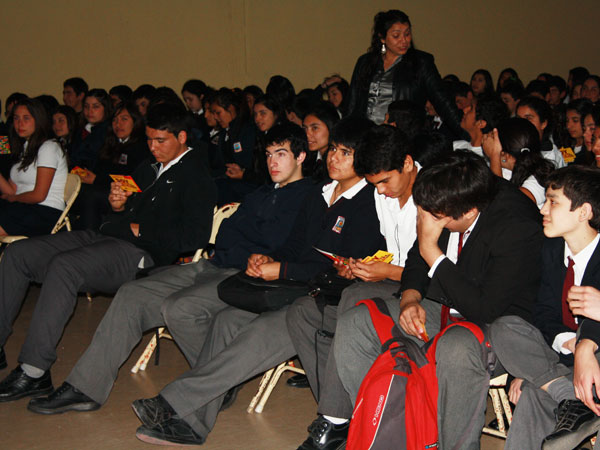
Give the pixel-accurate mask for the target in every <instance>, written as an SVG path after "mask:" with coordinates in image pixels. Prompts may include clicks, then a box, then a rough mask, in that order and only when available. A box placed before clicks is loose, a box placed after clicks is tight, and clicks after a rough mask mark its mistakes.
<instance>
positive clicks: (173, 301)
mask: <svg viewBox="0 0 600 450" xmlns="http://www.w3.org/2000/svg"><path fill="white" fill-rule="evenodd" d="M178 294H179V293H178V292H176V293H174V294H172V295H169V296H168V297H167V298H166V299H165V301H164V302H163V303H162V305H161V308H160V310H161V314H162V316H163V319H164V320H165V323H166V324H167V326H168V327H169V326H171V325H173V324H175V323H178V322H187V321H190V320H194V321H196V320H203V319H204V320H209V319H212V317H213V316H212V313H211V312H210V311H208V309H206V308H202V306H201V305H198V303H200V302H202V299H201V298H193V297H189V296H186V297H179V296H178ZM190 302H192V303H194V304H195V305H194V307H193V308H192V309H193V312H192V311H191V309H190V308H188V305H189V304H190ZM169 324H171V325H169Z"/></svg>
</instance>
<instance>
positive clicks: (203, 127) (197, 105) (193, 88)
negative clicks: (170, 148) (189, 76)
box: [181, 80, 209, 135]
mask: <svg viewBox="0 0 600 450" xmlns="http://www.w3.org/2000/svg"><path fill="white" fill-rule="evenodd" d="M208 90H209V88H208V87H207V86H206V83H204V81H202V80H188V81H186V82H185V83H184V84H183V87H182V88H181V96H182V97H183V101H184V102H185V104H186V106H187V108H188V110H189V111H190V112H191V113H192V115H193V118H194V122H195V123H196V128H197V129H198V130H200V131H201V132H202V135H204V134H206V133H208V130H209V128H208V125H207V124H206V119H205V117H204V113H205V109H204V107H203V105H202V101H203V100H204V96H205V95H206V93H207V92H208Z"/></svg>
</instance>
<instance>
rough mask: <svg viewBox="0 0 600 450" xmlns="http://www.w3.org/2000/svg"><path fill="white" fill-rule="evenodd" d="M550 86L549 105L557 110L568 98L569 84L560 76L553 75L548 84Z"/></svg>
mask: <svg viewBox="0 0 600 450" xmlns="http://www.w3.org/2000/svg"><path fill="white" fill-rule="evenodd" d="M546 83H547V84H548V104H549V105H550V107H551V108H553V109H555V108H557V107H558V106H560V105H562V104H563V102H564V100H565V97H566V96H567V83H566V81H565V80H564V79H563V78H562V77H559V76H558V75H553V76H551V77H550V79H549V80H548V81H547V82H546Z"/></svg>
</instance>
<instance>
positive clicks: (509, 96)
mask: <svg viewBox="0 0 600 450" xmlns="http://www.w3.org/2000/svg"><path fill="white" fill-rule="evenodd" d="M498 94H499V95H500V99H501V100H502V101H503V102H504V104H505V105H506V108H508V113H509V115H510V117H515V116H516V115H517V106H519V101H520V100H521V99H522V98H523V97H524V96H525V89H524V88H523V83H521V81H520V80H519V81H514V80H508V81H506V82H505V83H504V84H503V85H502V87H501V88H499V89H498Z"/></svg>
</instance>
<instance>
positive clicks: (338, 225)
mask: <svg viewBox="0 0 600 450" xmlns="http://www.w3.org/2000/svg"><path fill="white" fill-rule="evenodd" d="M345 223H346V218H345V217H343V216H338V218H337V220H336V221H335V225H334V226H333V228H332V230H333V231H335V232H336V233H338V234H340V233H341V232H342V228H344V224H345Z"/></svg>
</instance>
